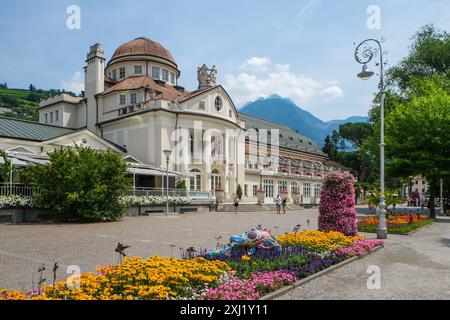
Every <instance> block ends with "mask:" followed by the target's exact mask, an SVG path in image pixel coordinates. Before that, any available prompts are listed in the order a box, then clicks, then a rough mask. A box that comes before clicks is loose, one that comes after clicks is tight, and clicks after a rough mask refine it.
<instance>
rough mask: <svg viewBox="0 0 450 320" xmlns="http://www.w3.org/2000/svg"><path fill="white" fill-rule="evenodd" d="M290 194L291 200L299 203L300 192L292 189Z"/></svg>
mask: <svg viewBox="0 0 450 320" xmlns="http://www.w3.org/2000/svg"><path fill="white" fill-rule="evenodd" d="M291 195H292V201H293V202H294V203H295V204H300V192H298V191H292V192H291Z"/></svg>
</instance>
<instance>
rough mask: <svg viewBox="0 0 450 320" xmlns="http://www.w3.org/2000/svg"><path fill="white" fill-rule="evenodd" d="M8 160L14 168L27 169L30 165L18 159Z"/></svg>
mask: <svg viewBox="0 0 450 320" xmlns="http://www.w3.org/2000/svg"><path fill="white" fill-rule="evenodd" d="M8 160H9V161H10V162H11V164H12V165H13V166H18V167H26V166H27V165H28V164H27V163H26V161H22V160H19V159H17V158H8Z"/></svg>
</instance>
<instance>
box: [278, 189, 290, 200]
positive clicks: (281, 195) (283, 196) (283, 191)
mask: <svg viewBox="0 0 450 320" xmlns="http://www.w3.org/2000/svg"><path fill="white" fill-rule="evenodd" d="M280 197H281V199H287V198H288V191H287V190H286V189H284V190H281V191H280Z"/></svg>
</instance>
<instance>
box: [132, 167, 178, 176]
mask: <svg viewBox="0 0 450 320" xmlns="http://www.w3.org/2000/svg"><path fill="white" fill-rule="evenodd" d="M127 172H128V173H129V174H137V175H141V176H166V172H164V171H159V170H156V169H145V168H128V169H127ZM177 176H178V175H177V174H175V173H173V172H170V171H169V177H177Z"/></svg>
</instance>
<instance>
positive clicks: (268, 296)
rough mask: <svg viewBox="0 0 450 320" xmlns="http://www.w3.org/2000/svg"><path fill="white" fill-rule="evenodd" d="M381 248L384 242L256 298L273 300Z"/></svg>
mask: <svg viewBox="0 0 450 320" xmlns="http://www.w3.org/2000/svg"><path fill="white" fill-rule="evenodd" d="M381 248H384V244H382V245H379V246H377V247H375V248H373V249H372V250H369V251H367V252H365V253H363V254H362V255H359V256H354V257H351V258H349V259H347V260H344V261H341V262H339V263H338V264H335V265H332V266H331V267H328V268H326V269H324V270H321V271H319V272H317V273H314V274H312V275H310V276H308V277H306V278H304V279H301V280H298V281H297V282H295V283H293V284H291V285H289V286H286V287H283V288H281V289H278V290H276V291H274V292H271V293H269V294H266V295H265V296H262V297H261V298H259V299H258V300H273V299H275V298H278V297H280V296H282V295H285V294H286V293H288V292H289V291H292V290H294V289H296V288H298V287H300V286H302V285H304V284H305V283H308V282H310V281H311V280H314V279H316V278H318V277H321V276H323V275H325V274H327V273H330V272H332V271H334V270H336V269H339V268H341V267H343V266H345V265H347V264H349V263H351V262H353V261H356V260H360V259H362V258H364V257H365V256H367V255H369V254H372V253H374V252H376V251H378V250H380V249H381Z"/></svg>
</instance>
